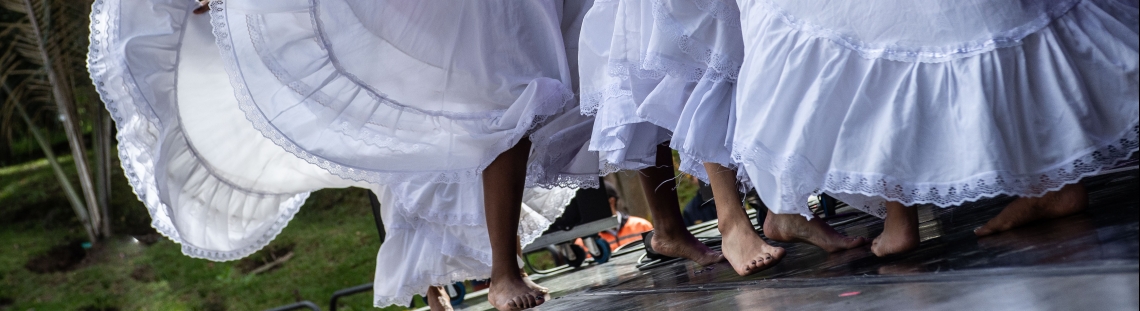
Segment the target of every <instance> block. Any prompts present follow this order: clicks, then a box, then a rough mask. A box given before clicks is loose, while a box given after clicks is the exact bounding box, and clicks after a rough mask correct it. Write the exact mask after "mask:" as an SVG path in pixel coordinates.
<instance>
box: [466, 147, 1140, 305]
mask: <svg viewBox="0 0 1140 311" xmlns="http://www.w3.org/2000/svg"><path fill="white" fill-rule="evenodd" d="M1085 184H1086V186H1087V187H1088V190H1089V195H1090V201H1091V202H1090V203H1091V204H1090V208H1089V209H1088V210H1087V211H1085V212H1082V213H1080V214H1077V215H1073V216H1070V217H1066V218H1062V219H1058V220H1053V221H1047V222H1041V223H1037V224H1033V225H1030V226H1028V227H1024V228H1020V229H1015V230H1013V231H1010V232H1006V233H1001V234H997V235H994V236H990V237H986V238H980V239H979V238H976V237H975V236H974V235H973V230H974V229H975V228H977V227H979V226H981V225H982V224H983V223H985V221H987V220H988V219H990V218H991V217H993V216H994V215H996V214H997V213H998V212H999V211H1000V210H1001V208H1002V207H1003V206H1005V204H1007V203H1009V202H1010V201H1011V200H1012V199H1011V198H996V199H990V200H984V201H982V202H977V203H973V204H968V205H966V206H962V207H958V208H951V209H940V208H936V207H930V206H923V207H919V218H920V219H919V220H920V221H921V227H920V228H921V236H922V244H921V246H920V248H919V249H918V250H916V251H913V252H910V253H908V254H905V255H902V256H898V257H895V258H886V259H884V258H878V257H875V256H874V255H873V254H871V251H870V249H869V248H867V247H863V248H859V249H854V250H848V251H844V252H838V253H830V254H829V253H826V252H824V251H823V250H821V249H819V248H816V247H814V246H810V245H805V244H788V243H773V244H776V245H778V246H782V247H784V248H785V249H786V250H787V256H786V257H785V258H784V259H783V261H782V262H780V263H779V264H778V265H776V266H775V267H773V268H771V269H768V270H765V271H762V272H760V273H757V274H755V275H751V276H747V277H740V276H737V275H736V273H735V272H734V271H733V270H732V268H731V267H730V266H729V265H728V263H720V264H716V265H712V266H707V267H701V266H699V265H696V264H694V263H691V262H686V261H676V262H672V263H667V264H664V265H661V266H658V267H654V268H651V269H645V270H639V269H638V268H637V265H638V261H639V259H641V258H640V257H641V256H642V254H644V251H642V250H641V249H640V247H633V248H630V249H628V250H623V251H620V252H618V253H616V256H615V257H614V258H612V259H611V260H610V261H609V262H607V263H605V264H599V265H594V264H588V265H585V266H583V267H582V268H580V269H575V270H569V269H565V270H564V271H560V272H556V273H551V274H548V275H536V276H534V279H535V280H536V281H537V282H538V283H539V284H542V285H543V286H546V287H548V288H550V290H551V294H552V296H553V300H550V301H548V302H546V304H544V305H542V306H540V307H539V308H538V310H589V311H603V310H662V311H663V310H866V309H874V310H883V309H887V310H918V309H922V310H973V309H982V310H1058V309H1060V310H1071V309H1085V310H1137V309H1140V306H1138V304H1140V302H1138V297H1140V288H1138V287H1140V286H1138V283H1140V280H1138V272H1140V176H1138V171H1137V170H1136V169H1135V166H1131V167H1130V168H1125V169H1122V170H1120V171H1118V172H1116V173H1111V174H1107V175H1101V176H1097V177H1092V178H1088V179H1086V180H1085ZM840 212H841V214H840V215H839V216H837V217H835V218H832V219H829V223H832V224H833V225H834V226H835V227H836V228H837V229H839V230H840V231H841V232H844V233H846V234H848V235H851V236H864V237H869V238H870V237H875V236H877V235H878V234H879V232H880V231H882V221H881V220H879V219H877V218H874V217H869V216H866V215H863V214H859V213H855V212H854V211H853V210H850V209H847V210H842V209H841V210H840ZM845 212H846V213H848V215H842V213H845ZM694 229H696V230H695V231H698V236H700V237H715V236H717V235H718V232H717V230H716V229H715V225H712V226H709V225H706V226H703V227H698V228H694ZM485 297H486V296H485V291H483V292H482V293H479V292H476V293H471V294H468V296H467V300H466V301H465V302H464V303H463V304H461V305H459V306H457V309H463V310H487V309H491V307H490V305H488V304H487V303H486V301H485Z"/></svg>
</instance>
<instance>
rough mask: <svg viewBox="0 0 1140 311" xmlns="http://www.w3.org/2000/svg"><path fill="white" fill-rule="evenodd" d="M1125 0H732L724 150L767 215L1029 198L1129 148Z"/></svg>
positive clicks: (1131, 101) (1132, 134)
mask: <svg viewBox="0 0 1140 311" xmlns="http://www.w3.org/2000/svg"><path fill="white" fill-rule="evenodd" d="M1138 15H1140V14H1137V6H1136V2H1135V1H1131V2H1129V1H1116V0H1095V1H1093V0H1087V1H1080V0H1067V1H1029V2H1026V1H1014V0H968V1H965V0H955V1H937V2H933V3H932V2H921V3H920V2H911V1H899V0H880V1H857V2H834V1H823V0H796V1H787V0H758V1H747V2H741V20H742V24H743V29H744V43H745V53H746V55H747V57H746V59H745V61H744V64H743V65H742V68H741V72H740V77H739V79H738V83H739V88H738V90H739V91H738V93H737V106H736V107H737V109H736V111H737V117H738V120H737V122H736V125H735V126H736V129H735V132H734V135H735V138H734V140H733V141H734V142H735V144H734V146H733V157H734V158H735V159H736V160H737V161H739V162H741V163H742V164H743V166H744V168H745V170H746V171H747V173H748V175H749V177H750V179H751V182H753V184H754V185H755V186H756V188H757V190H758V191H759V193H760V196H761V198H763V199H764V201H765V202H766V203H767V204H768V206H769V208H771V209H772V210H773V211H775V212H777V213H799V214H803V215H805V216H809V217H810V215H811V212H810V211H809V210H808V209H807V208H806V207H805V206H804V204H803V203H802V202H804V201H805V200H806V198H807V196H808V195H810V194H813V193H818V192H824V193H829V194H832V195H834V196H836V197H837V198H839V199H841V200H844V201H846V202H848V203H851V204H852V205H853V206H855V207H858V208H861V209H863V210H865V211H867V212H869V213H871V214H874V215H876V216H880V217H881V216H883V215H884V213H885V210H884V206H883V203H884V202H885V200H889V201H897V202H901V203H903V204H905V205H913V204H934V205H937V206H942V207H946V206H952V205H959V204H962V203H964V202H968V201H974V200H978V199H982V198H987V197H993V196H998V195H1018V196H1040V195H1043V194H1044V193H1046V192H1048V191H1052V190H1057V189H1060V188H1061V187H1062V186H1064V185H1066V184H1071V183H1075V182H1077V181H1079V180H1080V179H1081V178H1082V177H1085V176H1089V175H1094V174H1097V173H1098V172H1100V171H1101V170H1102V169H1104V168H1106V167H1108V166H1111V165H1113V164H1114V163H1116V162H1117V161H1118V160H1120V159H1122V158H1126V157H1128V156H1129V155H1130V154H1131V153H1133V152H1135V151H1136V150H1137V131H1138V130H1137V120H1138V115H1137V109H1138V108H1137V106H1138V105H1137V93H1138V91H1137V81H1138V78H1137V62H1138V55H1137V50H1138V48H1137V46H1138V39H1137V28H1138V26H1137V17H1138Z"/></svg>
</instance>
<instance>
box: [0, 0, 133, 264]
mask: <svg viewBox="0 0 1140 311" xmlns="http://www.w3.org/2000/svg"><path fill="white" fill-rule="evenodd" d="M0 5H2V6H3V8H4V10H3V11H2V12H0V23H2V24H0V52H2V53H3V54H0V99H2V101H0V102H2V103H3V106H0V121H2V123H0V142H2V143H0V148H3V149H0V153H2V154H4V155H5V156H4V157H3V159H4V160H3V161H0V166H4V165H12V164H15V163H20V162H24V161H27V160H31V159H36V158H40V157H45V156H46V157H47V160H48V161H49V162H50V164H51V167H52V169H53V171H54V173H55V176H56V178H57V179H58V181H59V183H60V186H61V188H63V190H64V192H65V193H64V194H65V195H67V196H68V201H69V202H70V204H71V205H72V208H73V209H74V211H75V214H76V216H77V217H78V218H79V221H80V223H82V225H83V227H84V230H85V231H86V233H87V236H88V239H89V240H91V241H92V242H96V241H98V240H100V239H102V238H104V237H108V236H110V235H111V225H110V221H109V219H110V217H109V215H108V212H109V209H108V206H109V202H110V168H111V162H112V157H111V149H112V145H111V135H113V128H112V126H111V118H110V115H109V114H108V113H107V111H106V110H105V109H104V108H103V104H102V103H101V102H100V101H99V99H98V96H97V95H96V94H95V91H94V88H93V87H92V86H91V80H90V78H89V77H88V75H87V70H86V69H87V66H86V53H87V45H88V40H87V37H88V34H89V33H88V24H87V23H88V19H87V16H88V15H89V13H90V12H89V11H90V7H91V3H90V2H88V1H76V0H0ZM56 152H61V153H62V152H67V153H70V154H71V155H72V158H73V161H74V162H75V170H76V173H77V174H76V175H75V176H77V178H76V179H77V180H71V179H69V178H68V177H67V176H68V175H69V174H66V173H65V172H64V169H63V168H62V166H61V165H60V164H59V158H58V157H57V156H56ZM76 182H77V183H78V185H79V187H78V188H77V187H75V183H76Z"/></svg>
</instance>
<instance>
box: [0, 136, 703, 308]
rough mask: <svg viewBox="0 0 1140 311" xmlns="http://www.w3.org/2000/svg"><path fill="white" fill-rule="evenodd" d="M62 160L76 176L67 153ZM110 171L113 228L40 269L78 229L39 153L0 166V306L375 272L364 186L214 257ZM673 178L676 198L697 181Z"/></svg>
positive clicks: (320, 282) (311, 292)
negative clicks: (54, 266) (244, 253)
mask: <svg viewBox="0 0 1140 311" xmlns="http://www.w3.org/2000/svg"><path fill="white" fill-rule="evenodd" d="M60 161H61V164H62V165H63V167H64V170H65V171H67V172H68V174H70V176H69V177H70V178H72V180H76V179H75V168H74V163H73V162H72V161H71V158H70V157H67V156H65V157H61V158H60ZM112 178H113V185H112V191H113V194H112V199H111V200H112V207H111V210H110V213H111V219H112V228H113V229H112V230H113V231H115V236H113V237H111V238H108V239H106V240H104V241H100V242H99V243H97V244H96V245H95V246H94V247H93V248H91V249H89V250H87V251H86V257H85V258H84V259H83V260H82V261H81V262H80V263H79V264H78V265H77V266H75V268H74V269H72V270H69V271H64V272H52V273H43V274H40V273H35V272H32V271H30V270H29V269H28V268H26V267H25V266H26V265H27V264H28V263H29V261H32V260H33V259H35V258H37V257H39V256H42V255H43V254H45V253H46V252H48V251H49V250H51V249H52V248H53V247H55V246H58V245H65V244H68V243H76V242H82V241H83V240H84V239H85V238H86V237H85V234H84V233H83V229H82V227H80V224H79V221H78V220H77V218H76V216H75V213H74V212H73V211H72V209H71V206H70V205H69V203H68V202H67V199H66V197H65V196H64V195H63V194H62V188H61V187H60V186H59V183H58V181H57V180H56V179H55V176H54V175H52V172H51V167H50V166H49V165H48V163H47V161H46V160H38V161H32V162H29V163H23V164H19V165H14V166H9V167H3V168H0V311H6V310H30V309H35V310H260V309H265V308H270V307H274V306H279V305H284V304H289V303H292V302H295V301H299V300H311V301H314V302H316V303H317V304H318V305H320V306H321V307H322V308H327V307H328V306H327V305H326V304H327V303H328V298H329V297H330V296H331V294H332V293H333V292H334V291H336V290H337V289H341V288H346V287H351V286H355V285H360V284H364V283H369V282H372V279H373V274H374V271H375V265H376V251H377V250H378V249H379V247H380V241H379V236H378V234H377V232H376V227H375V224H374V222H373V220H372V213H371V210H370V209H369V205H368V198H367V190H362V189H326V190H321V191H318V192H315V193H313V195H312V196H311V197H310V198H309V200H308V201H307V202H306V204H305V206H304V207H302V208H301V211H300V212H299V213H298V214H297V216H296V217H295V218H294V219H293V221H292V222H291V223H290V224H289V225H288V226H287V227H286V228H285V230H284V231H283V232H282V233H281V235H279V236H278V237H277V239H276V240H274V241H273V242H272V243H271V244H270V245H269V246H267V247H266V249H264V250H262V251H260V252H258V253H256V254H254V255H252V256H250V257H248V258H246V259H243V260H241V261H232V262H211V261H207V260H202V259H194V258H190V257H187V256H185V255H183V254H182V252H181V249H180V247H179V245H177V244H175V243H173V242H171V241H170V240H168V239H166V238H164V237H160V236H157V233H155V231H154V230H153V229H152V228H151V227H150V215H148V214H147V211H146V208H145V207H144V206H143V204H142V203H141V202H139V201H138V198H137V197H136V196H135V194H134V193H133V191H132V190H131V187H130V185H128V184H127V181H126V178H125V177H124V176H123V173H122V171H121V168H120V167H118V164H117V163H116V164H115V165H114V172H113V174H112ZM678 181H679V186H678V192H679V194H680V195H681V203H682V206H683V204H684V203H685V202H686V201H687V199H688V198H690V197H692V196H693V193H694V192H695V191H696V189H695V188H696V186H695V185H694V184H692V183H691V182H688V180H687V179H684V178H679V179H678ZM136 237H137V239H136ZM140 240H142V241H143V242H139V241H140ZM147 242H152V243H147ZM290 249H291V251H292V253H293V256H292V257H291V258H290V259H289V260H288V261H286V262H285V263H284V264H282V265H280V266H278V267H277V268H275V269H273V270H269V271H267V272H264V273H258V274H248V273H245V272H243V271H249V270H251V269H252V268H256V267H258V266H261V265H263V264H264V263H265V262H269V261H272V256H273V255H274V253H277V254H276V255H284V253H287V252H288V251H289V250H290ZM539 261H541V260H539ZM341 301H342V304H341V306H340V307H339V308H340V309H341V310H364V309H375V308H372V302H371V295H370V294H367V293H365V294H358V295H356V296H351V297H349V298H347V299H343V300H341ZM417 302H418V300H417ZM387 309H388V310H399V309H403V308H399V307H390V308H387Z"/></svg>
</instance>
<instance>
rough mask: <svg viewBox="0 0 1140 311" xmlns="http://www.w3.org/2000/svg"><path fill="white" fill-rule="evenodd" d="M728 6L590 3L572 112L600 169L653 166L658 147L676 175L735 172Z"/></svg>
mask: <svg viewBox="0 0 1140 311" xmlns="http://www.w3.org/2000/svg"><path fill="white" fill-rule="evenodd" d="M739 14H740V12H739V11H738V10H737V8H736V3H734V2H732V1H731V0H648V1H634V0H609V1H596V2H595V3H594V6H593V7H592V8H591V9H590V11H589V12H588V13H587V14H586V18H585V21H584V22H583V26H582V35H581V38H580V39H579V40H580V42H581V43H580V44H579V46H580V51H579V54H578V59H579V68H580V72H581V77H582V112H583V113H584V114H587V115H594V116H595V117H596V119H595V121H594V129H593V139H592V141H591V142H590V150H595V151H599V152H600V153H601V158H602V165H603V167H605V168H606V169H607V170H610V171H613V170H637V169H642V168H646V167H649V166H653V165H654V163H655V158H654V156H655V154H656V146H657V145H658V144H661V143H663V142H665V141H669V142H670V147H672V148H673V149H675V150H677V151H678V153H679V154H680V156H681V165H680V167H679V169H680V170H681V171H684V172H686V173H689V174H691V175H694V176H697V177H699V178H701V179H704V180H707V176H706V173H705V170H704V167H703V165H702V164H703V163H705V162H713V163H719V164H721V165H724V166H726V167H729V168H735V167H736V165H735V164H734V162H733V161H732V158H731V154H730V150H731V147H730V146H731V145H732V141H731V138H732V134H731V130H732V128H733V127H732V122H733V121H734V120H735V118H734V107H733V98H734V97H733V94H734V89H735V83H736V77H737V73H738V71H739V70H740V64H741V61H742V59H743V56H744V45H743V44H744V43H743V40H742V38H741V30H740V22H739V18H740V17H739Z"/></svg>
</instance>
